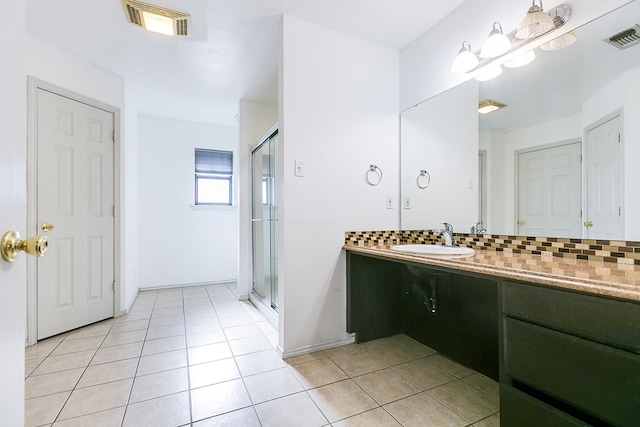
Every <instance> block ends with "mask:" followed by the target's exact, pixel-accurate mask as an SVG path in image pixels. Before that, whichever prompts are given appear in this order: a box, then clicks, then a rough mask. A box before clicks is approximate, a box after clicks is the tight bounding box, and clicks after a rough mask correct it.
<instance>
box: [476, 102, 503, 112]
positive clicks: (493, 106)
mask: <svg viewBox="0 0 640 427" xmlns="http://www.w3.org/2000/svg"><path fill="white" fill-rule="evenodd" d="M506 106H507V104H502V103H501V102H497V101H494V100H493V99H485V100H484V101H480V102H479V103H478V113H480V114H488V113H491V112H493V111H497V110H499V109H501V108H504V107H506Z"/></svg>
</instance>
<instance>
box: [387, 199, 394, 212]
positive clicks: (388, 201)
mask: <svg viewBox="0 0 640 427" xmlns="http://www.w3.org/2000/svg"><path fill="white" fill-rule="evenodd" d="M387 209H393V197H391V196H387Z"/></svg>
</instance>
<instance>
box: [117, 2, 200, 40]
mask: <svg viewBox="0 0 640 427" xmlns="http://www.w3.org/2000/svg"><path fill="white" fill-rule="evenodd" d="M122 7H123V8H124V14H125V16H126V18H127V21H129V22H130V23H132V24H134V25H138V26H139V27H142V28H144V29H145V30H147V31H152V32H154V33H159V34H164V35H167V36H187V35H189V31H190V27H191V23H190V21H191V15H189V14H188V13H184V12H178V11H176V10H171V9H167V8H164V7H160V6H155V5H153V4H149V3H143V2H141V1H137V0H122Z"/></svg>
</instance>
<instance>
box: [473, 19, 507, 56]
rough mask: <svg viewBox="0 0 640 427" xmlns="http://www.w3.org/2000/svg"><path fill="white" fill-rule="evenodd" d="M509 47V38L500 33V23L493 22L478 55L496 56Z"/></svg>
mask: <svg viewBox="0 0 640 427" xmlns="http://www.w3.org/2000/svg"><path fill="white" fill-rule="evenodd" d="M509 49H511V40H509V37H507V36H505V35H504V34H503V33H502V25H500V23H499V22H494V23H493V30H491V32H490V33H489V38H488V39H487V40H486V41H485V42H484V43H483V44H482V49H481V50H480V56H481V57H482V58H496V57H498V56H500V55H502V54H503V53H505V52H507V51H508V50H509Z"/></svg>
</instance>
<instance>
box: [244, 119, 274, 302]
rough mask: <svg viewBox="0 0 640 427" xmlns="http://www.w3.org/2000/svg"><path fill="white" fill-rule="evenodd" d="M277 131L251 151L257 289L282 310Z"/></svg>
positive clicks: (258, 294)
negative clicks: (279, 260)
mask: <svg viewBox="0 0 640 427" xmlns="http://www.w3.org/2000/svg"><path fill="white" fill-rule="evenodd" d="M277 142H278V135H277V131H276V132H275V133H273V134H272V135H271V136H270V137H269V138H267V139H265V140H264V141H263V142H262V143H261V144H259V145H258V146H257V147H256V148H255V149H254V150H253V152H252V154H251V165H252V168H251V169H252V207H251V210H252V211H251V224H252V233H253V292H254V295H255V296H256V297H257V299H258V300H259V302H261V303H262V304H264V305H265V306H267V307H270V308H272V309H273V310H275V311H277V310H278V304H277V297H278V277H277V270H276V267H277V265H276V219H275V208H276V203H275V200H276V199H275V179H274V178H275V159H276V156H275V154H276V148H277Z"/></svg>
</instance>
